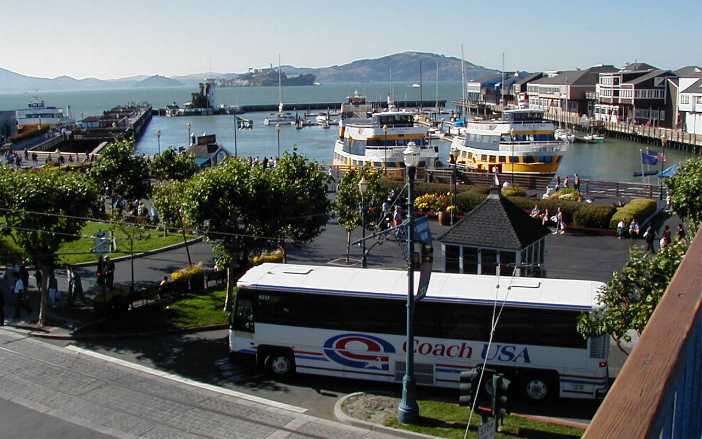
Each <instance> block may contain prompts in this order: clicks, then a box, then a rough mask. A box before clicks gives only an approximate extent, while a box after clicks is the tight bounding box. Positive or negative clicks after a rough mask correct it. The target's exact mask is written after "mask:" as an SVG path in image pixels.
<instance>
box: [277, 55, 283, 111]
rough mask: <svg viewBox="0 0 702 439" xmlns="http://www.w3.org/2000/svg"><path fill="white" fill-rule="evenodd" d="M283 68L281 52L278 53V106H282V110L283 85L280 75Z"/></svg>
mask: <svg viewBox="0 0 702 439" xmlns="http://www.w3.org/2000/svg"><path fill="white" fill-rule="evenodd" d="M281 69H282V66H281V64H280V54H278V106H279V107H281V108H280V110H281V111H282V107H283V86H282V81H281V77H280V71H281Z"/></svg>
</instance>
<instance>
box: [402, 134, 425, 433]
mask: <svg viewBox="0 0 702 439" xmlns="http://www.w3.org/2000/svg"><path fill="white" fill-rule="evenodd" d="M419 156H420V151H419V148H418V147H417V145H416V144H415V143H414V142H409V143H407V148H405V150H404V151H403V152H402V159H403V161H404V162H405V167H406V169H407V183H408V184H407V256H408V258H409V261H408V264H407V322H406V323H407V342H406V343H407V344H406V346H408V347H409V348H408V349H405V375H404V376H403V377H402V399H401V400H400V405H399V406H398V407H397V419H398V420H399V421H400V422H401V423H403V424H412V423H414V422H415V421H416V420H417V418H419V406H418V405H417V398H416V382H415V379H414V350H413V349H412V348H411V347H412V346H414V177H415V174H416V172H417V165H418V164H419Z"/></svg>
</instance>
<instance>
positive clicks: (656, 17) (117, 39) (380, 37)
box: [0, 0, 702, 78]
mask: <svg viewBox="0 0 702 439" xmlns="http://www.w3.org/2000/svg"><path fill="white" fill-rule="evenodd" d="M461 43H463V44H464V46H465V55H466V59H467V60H468V61H471V62H473V63H476V64H480V65H484V66H488V67H493V68H499V67H500V64H501V53H502V52H503V51H504V52H505V59H506V68H507V69H508V70H511V69H524V70H532V71H535V70H550V69H557V68H560V69H562V68H575V67H586V66H589V65H593V64H600V63H606V64H615V65H621V64H623V63H624V62H628V61H634V60H638V61H646V62H648V63H650V64H653V65H656V66H660V67H665V68H678V67H681V66H683V65H689V64H702V4H701V3H700V0H676V1H649V0H641V1H633V0H608V1H597V2H587V1H586V2H582V1H574V0H558V1H556V0H552V1H539V0H536V1H530V2H526V1H509V0H500V1H480V2H475V1H460V0H458V1H443V2H432V1H426V0H425V1H414V0H404V1H394V0H374V1H366V0H353V1H348V2H340V1H308V0H297V1H279V0H258V1H250V0H247V1H239V0H199V1H191V0H139V1H136V0H111V1H104V0H82V1H81V0H57V1H54V0H34V1H29V0H0V67H4V68H7V69H10V70H13V71H16V72H19V73H23V74H27V75H34V76H50V77H53V76H58V75H64V74H66V75H70V76H74V77H78V78H83V77H88V76H94V77H98V78H117V77H124V76H129V75H136V74H157V73H158V74H164V75H174V74H188V73H196V72H203V71H207V70H209V68H210V66H211V68H212V70H213V71H216V72H240V71H243V70H245V69H246V68H247V67H250V66H257V67H260V66H265V65H268V64H269V63H277V56H278V53H280V54H281V57H282V62H283V64H292V65H295V66H302V67H320V66H328V65H334V64H343V63H346V62H349V61H352V60H355V59H359V58H373V57H379V56H383V55H387V54H391V53H395V52H400V51H406V50H418V51H426V52H436V53H441V54H445V55H452V56H459V45H460V44H461Z"/></svg>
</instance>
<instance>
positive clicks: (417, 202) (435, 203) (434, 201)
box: [414, 193, 451, 212]
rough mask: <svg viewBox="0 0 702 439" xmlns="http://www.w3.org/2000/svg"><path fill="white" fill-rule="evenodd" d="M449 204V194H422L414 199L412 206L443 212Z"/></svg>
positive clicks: (422, 209)
mask: <svg viewBox="0 0 702 439" xmlns="http://www.w3.org/2000/svg"><path fill="white" fill-rule="evenodd" d="M450 204H451V194H450V193H448V194H424V195H420V196H418V197H416V198H415V199H414V207H415V208H416V209H417V210H420V211H423V212H444V211H446V208H447V207H449V205H450Z"/></svg>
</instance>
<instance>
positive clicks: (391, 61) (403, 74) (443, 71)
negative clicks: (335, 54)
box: [0, 52, 497, 93]
mask: <svg viewBox="0 0 702 439" xmlns="http://www.w3.org/2000/svg"><path fill="white" fill-rule="evenodd" d="M420 62H421V64H422V77H423V80H424V81H433V80H434V79H435V78H436V66H437V64H438V66H439V80H440V81H459V80H460V78H461V60H460V59H459V58H456V57H451V56H444V55H437V54H434V53H425V52H402V53H396V54H393V55H388V56H383V57H381V58H374V59H362V60H357V61H353V62H351V63H348V64H343V65H335V66H329V67H320V68H305V67H295V66H289V65H286V66H282V70H283V72H284V73H285V74H286V75H288V77H289V79H291V80H292V77H293V76H301V79H300V81H302V82H303V83H306V82H308V81H307V79H308V78H310V77H311V76H302V75H313V76H314V77H315V78H316V81H318V82H321V83H323V84H328V83H334V82H387V81H388V80H389V78H390V70H392V80H393V81H397V82H418V81H419V64H420ZM465 72H466V80H470V79H476V78H480V77H483V76H487V75H494V74H496V73H497V71H496V70H493V69H489V68H486V67H482V66H479V65H476V64H473V63H471V62H468V61H466V62H465ZM242 75H247V73H242V74H237V73H215V72H207V73H194V74H190V75H182V76H174V77H170V78H169V77H166V76H162V75H153V76H146V75H136V76H131V77H128V78H120V79H108V80H103V79H96V78H85V79H75V78H71V77H70V76H59V77H56V78H38V77H34V76H26V75H22V74H19V73H15V72H12V71H10V70H6V69H2V68H0V93H18V92H26V91H34V90H39V91H53V90H85V89H89V90H95V89H107V88H130V87H140V88H145V87H178V86H183V85H187V86H192V85H196V84H197V82H199V81H202V80H204V79H207V78H215V79H237V78H239V77H241V76H242Z"/></svg>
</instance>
